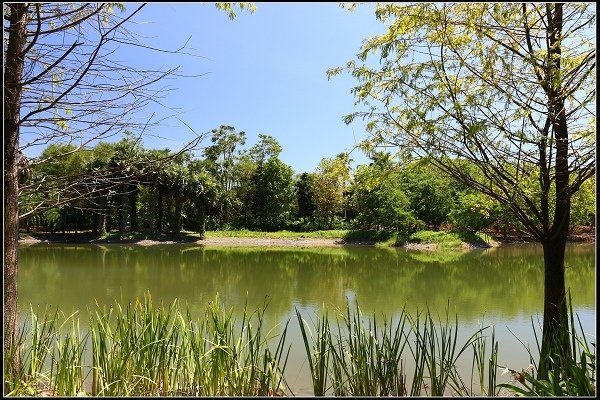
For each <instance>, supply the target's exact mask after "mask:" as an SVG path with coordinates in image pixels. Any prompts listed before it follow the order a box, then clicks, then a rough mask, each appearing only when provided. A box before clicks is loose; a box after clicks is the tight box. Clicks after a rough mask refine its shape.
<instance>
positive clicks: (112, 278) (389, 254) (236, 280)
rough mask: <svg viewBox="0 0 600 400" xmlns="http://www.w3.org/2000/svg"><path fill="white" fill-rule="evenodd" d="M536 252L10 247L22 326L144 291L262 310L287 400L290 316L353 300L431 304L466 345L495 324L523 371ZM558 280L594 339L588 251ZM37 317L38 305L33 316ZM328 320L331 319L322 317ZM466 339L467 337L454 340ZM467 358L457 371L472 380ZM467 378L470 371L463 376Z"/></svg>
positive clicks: (569, 261) (574, 250) (509, 357)
mask: <svg viewBox="0 0 600 400" xmlns="http://www.w3.org/2000/svg"><path fill="white" fill-rule="evenodd" d="M543 276H544V275H543V258H542V250H541V246H539V245H533V244H512V245H505V246H501V247H498V248H491V249H485V250H472V251H467V252H460V251H445V252H423V251H409V250H406V249H403V248H398V249H378V248H371V247H361V246H347V247H336V248H275V247H261V248H248V247H244V248H233V247H231V248H230V247H203V246H198V245H185V244H168V245H156V246H147V247H145V246H139V245H83V244H77V245H64V244H62V245H59V244H31V245H20V246H19V310H20V313H21V320H23V319H24V318H26V317H27V316H28V315H29V309H30V304H31V305H32V306H33V308H34V310H40V308H39V307H44V306H46V305H51V306H58V307H59V308H60V310H62V311H64V312H65V313H67V312H70V311H72V310H81V311H82V313H81V314H80V315H81V317H80V320H81V322H82V323H86V322H87V320H88V318H87V315H88V314H87V309H88V308H92V307H93V306H94V304H95V302H96V301H97V302H98V303H99V304H101V305H111V304H114V302H115V300H119V301H129V300H132V299H135V298H136V297H140V298H141V297H143V295H144V293H146V292H150V294H151V296H152V300H153V301H154V302H155V303H156V302H160V301H164V302H165V303H170V302H172V301H173V300H174V299H176V298H177V299H179V301H180V302H181V304H184V305H187V306H188V307H189V309H190V311H191V312H192V314H194V313H196V314H198V315H199V313H202V312H204V310H205V309H206V306H207V304H208V303H209V302H210V301H211V300H214V298H215V294H216V293H219V298H220V300H221V301H222V302H223V303H224V304H225V305H226V306H227V307H233V308H234V310H235V312H236V313H241V311H242V310H243V308H244V304H245V303H246V302H247V303H248V306H249V308H250V309H251V310H252V309H254V308H257V307H259V306H261V305H263V304H264V302H265V299H267V300H268V302H269V304H268V307H267V310H266V313H265V321H266V323H267V325H268V326H272V327H275V330H277V329H279V327H281V325H278V324H285V322H286V321H287V320H288V319H291V322H290V327H289V330H288V339H287V343H288V344H292V351H291V353H290V361H289V363H288V367H287V368H286V379H287V380H288V384H289V385H290V387H291V388H292V390H293V392H294V394H296V395H311V394H312V391H311V388H312V385H311V383H310V378H309V374H308V366H307V365H306V361H305V359H306V356H305V353H304V349H303V345H302V339H301V337H300V331H299V326H298V322H297V320H296V317H295V309H296V308H297V309H298V310H300V312H301V313H302V315H303V316H304V318H305V319H307V320H309V321H311V320H312V321H316V318H317V317H318V315H320V313H321V310H322V309H323V307H327V308H328V309H330V310H334V309H337V308H342V309H343V308H344V307H345V304H346V301H349V302H350V303H351V304H352V305H353V306H354V305H355V304H356V303H358V305H359V306H360V308H361V310H362V311H363V313H364V314H367V315H372V314H375V315H376V316H377V317H378V318H379V317H381V316H382V315H386V316H388V317H394V316H397V315H398V314H399V312H400V311H401V310H402V309H403V308H405V309H406V310H407V311H408V312H409V313H410V314H412V315H416V312H417V311H424V310H425V309H426V307H429V309H430V310H431V312H432V313H433V314H434V315H438V314H439V315H440V316H441V317H443V316H444V315H445V310H446V308H447V307H448V306H449V307H450V308H449V310H450V316H451V318H453V317H454V315H455V314H457V315H458V321H459V325H460V329H459V331H460V335H461V337H464V338H466V337H467V336H468V335H470V334H472V333H474V332H475V331H476V330H477V329H478V328H479V326H480V324H483V325H494V326H495V331H496V337H497V339H498V341H499V343H500V344H499V348H500V354H499V364H501V365H504V366H509V367H511V368H513V369H516V370H520V369H521V368H526V367H527V366H528V365H529V356H528V354H527V351H526V350H525V348H524V347H523V344H521V342H523V343H529V344H530V345H531V347H532V349H534V348H535V339H534V335H533V329H532V326H531V318H532V317H533V318H534V321H535V324H536V325H537V324H538V323H539V324H541V319H542V316H543ZM566 281H567V285H568V286H569V287H570V288H571V295H572V299H573V305H574V311H575V312H576V313H577V315H579V317H580V319H581V322H582V324H583V328H584V331H585V332H586V334H587V336H588V340H590V338H591V341H592V342H594V343H595V342H596V340H595V335H596V328H595V327H596V283H595V282H596V269H595V247H594V245H593V244H569V245H568V247H567V256H566ZM42 309H43V308H42ZM330 314H331V312H330ZM463 342H464V340H463ZM470 363H471V359H470V357H468V358H467V359H465V360H464V362H462V364H461V365H459V366H462V368H465V371H467V370H468V371H469V373H470ZM465 374H466V376H467V377H468V376H469V374H467V373H466V372H465Z"/></svg>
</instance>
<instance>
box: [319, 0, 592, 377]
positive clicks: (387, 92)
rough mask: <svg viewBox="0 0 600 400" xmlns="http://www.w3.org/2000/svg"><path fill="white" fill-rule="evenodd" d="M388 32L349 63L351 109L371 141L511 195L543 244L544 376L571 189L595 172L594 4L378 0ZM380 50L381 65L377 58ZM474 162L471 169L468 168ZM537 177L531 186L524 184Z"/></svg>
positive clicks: (564, 323) (563, 344)
mask: <svg viewBox="0 0 600 400" xmlns="http://www.w3.org/2000/svg"><path fill="white" fill-rule="evenodd" d="M375 15H376V18H378V19H379V20H381V21H383V22H386V24H387V27H388V28H387V32H385V33H384V34H382V35H379V36H375V37H373V38H369V39H367V40H366V41H365V42H364V44H363V46H362V49H361V51H360V53H359V62H358V63H357V62H356V61H354V60H351V61H349V62H348V64H347V65H346V68H334V69H332V70H330V71H329V74H330V76H332V75H335V74H336V73H339V72H341V71H343V70H344V69H345V70H347V71H348V72H349V73H350V74H352V75H353V76H354V77H355V78H357V79H358V81H359V84H358V85H357V86H356V87H354V88H353V89H352V92H353V93H354V95H355V97H356V104H357V105H358V104H364V105H366V106H367V107H368V109H367V110H365V111H363V110H359V111H356V112H354V113H352V114H350V115H348V116H347V117H346V122H348V123H350V122H351V121H352V120H353V119H354V118H356V117H362V118H365V119H366V120H368V122H367V130H368V131H369V132H370V133H371V134H372V136H371V137H370V138H369V139H368V142H369V143H370V145H371V146H377V145H380V144H387V145H393V146H399V147H400V148H402V149H407V148H409V149H410V150H411V151H412V152H413V153H414V154H415V155H416V156H428V157H431V160H432V161H433V162H434V164H435V165H436V166H437V167H438V168H440V169H441V170H443V171H445V172H447V173H448V174H450V175H451V176H453V177H455V178H456V179H458V180H459V181H460V182H462V183H463V184H465V185H467V186H469V187H471V188H473V189H476V190H478V191H479V192H481V193H484V194H486V195H488V196H490V197H491V198H493V199H495V200H497V201H498V202H499V203H501V204H503V205H506V206H507V207H508V208H509V209H510V211H511V213H512V214H513V216H514V218H515V219H516V220H518V221H519V222H520V223H521V224H522V225H523V226H524V227H525V229H526V230H527V231H528V232H529V233H530V234H531V235H532V236H533V237H535V238H536V239H537V240H538V241H539V242H540V243H541V244H542V246H543V250H544V271H545V272H544V325H543V337H542V348H541V354H540V363H539V369H538V376H539V377H541V378H546V377H547V376H546V372H547V371H548V369H549V368H554V367H555V365H553V364H552V362H551V358H550V356H551V355H552V353H556V354H559V355H560V356H563V358H564V357H568V356H570V352H569V343H568V337H567V335H562V334H561V333H562V332H565V331H566V329H567V328H568V320H567V304H566V297H565V295H566V288H565V272H564V268H565V265H564V254H565V246H566V241H567V235H568V229H569V219H570V210H571V198H572V197H573V195H574V194H575V193H576V192H577V191H578V189H579V188H580V187H581V185H582V184H583V183H584V182H586V181H587V180H588V179H590V178H591V177H592V176H594V174H595V166H596V161H595V144H596V143H595V141H596V139H595V137H596V131H595V114H594V112H593V108H594V105H595V93H596V90H595V87H596V81H595V67H596V50H595V30H594V25H595V21H596V6H595V5H594V4H591V3H585V4H584V3H569V4H562V3H557V4H556V3H544V4H542V3H534V4H525V3H523V4H500V3H495V4H490V3H460V4H441V3H424V4H411V5H409V4H382V5H377V6H376V10H375ZM370 55H377V56H378V57H379V60H380V63H379V65H376V63H371V62H370V61H371V60H370V57H369V56H370ZM464 160H468V161H470V162H471V163H472V164H473V165H475V166H476V167H477V168H476V169H477V171H476V172H477V173H475V174H471V173H469V171H463V170H462V169H461V168H460V162H457V161H464ZM528 177H532V178H533V179H535V180H536V181H537V182H536V183H537V185H536V190H535V191H534V192H533V193H532V192H531V191H530V190H528V188H527V187H525V186H524V185H523V184H522V182H523V181H526V180H527V179H526V178H528Z"/></svg>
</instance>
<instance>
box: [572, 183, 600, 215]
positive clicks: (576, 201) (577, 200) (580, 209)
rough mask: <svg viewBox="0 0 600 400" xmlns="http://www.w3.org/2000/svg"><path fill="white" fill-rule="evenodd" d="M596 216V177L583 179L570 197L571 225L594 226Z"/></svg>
mask: <svg viewBox="0 0 600 400" xmlns="http://www.w3.org/2000/svg"><path fill="white" fill-rule="evenodd" d="M595 216H596V177H595V176H593V177H592V178H591V179H589V180H587V181H585V182H584V183H583V184H582V185H581V187H580V188H579V190H578V191H577V193H575V194H574V195H573V197H572V198H571V226H582V225H587V226H594V225H595V224H596V221H595Z"/></svg>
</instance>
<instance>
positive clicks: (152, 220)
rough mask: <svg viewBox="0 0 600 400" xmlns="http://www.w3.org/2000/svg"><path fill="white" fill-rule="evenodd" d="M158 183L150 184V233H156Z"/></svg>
mask: <svg viewBox="0 0 600 400" xmlns="http://www.w3.org/2000/svg"><path fill="white" fill-rule="evenodd" d="M156 192H157V191H156V185H152V186H150V195H149V196H148V197H149V201H150V203H149V204H148V213H149V215H148V229H149V230H150V233H152V234H155V233H156V203H157V193H156Z"/></svg>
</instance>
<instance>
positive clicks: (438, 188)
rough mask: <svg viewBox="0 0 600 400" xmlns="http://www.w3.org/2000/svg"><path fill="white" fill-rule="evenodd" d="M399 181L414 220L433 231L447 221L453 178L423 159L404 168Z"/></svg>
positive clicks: (452, 195)
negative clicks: (416, 219)
mask: <svg viewBox="0 0 600 400" xmlns="http://www.w3.org/2000/svg"><path fill="white" fill-rule="evenodd" d="M400 180H401V185H402V187H403V188H404V190H405V191H406V192H407V195H408V198H409V201H410V205H409V208H410V210H411V211H412V213H413V214H414V216H415V217H416V218H418V219H419V220H421V221H423V222H424V223H425V224H426V225H427V227H429V228H434V229H439V228H440V226H441V225H442V224H443V223H445V222H447V220H448V214H449V213H450V210H452V207H453V206H454V198H455V191H454V190H453V186H454V185H455V181H454V180H453V179H451V178H449V177H447V176H446V175H445V174H442V173H440V171H439V170H437V169H435V167H433V165H431V164H430V163H429V162H428V161H427V160H423V161H419V162H414V163H411V164H409V165H408V166H406V167H405V168H403V169H402V172H401V174H400Z"/></svg>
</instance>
